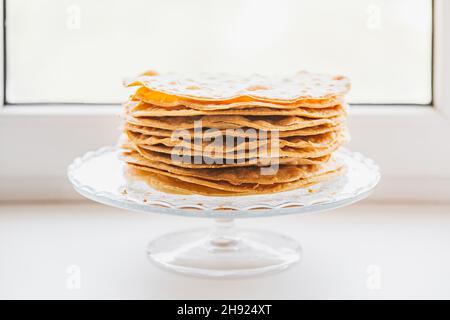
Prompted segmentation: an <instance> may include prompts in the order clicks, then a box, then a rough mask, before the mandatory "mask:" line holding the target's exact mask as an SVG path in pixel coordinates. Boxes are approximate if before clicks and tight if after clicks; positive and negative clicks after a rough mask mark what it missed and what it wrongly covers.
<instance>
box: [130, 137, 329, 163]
mask: <svg viewBox="0 0 450 320" xmlns="http://www.w3.org/2000/svg"><path fill="white" fill-rule="evenodd" d="M122 148H123V149H124V154H125V155H132V156H133V155H136V154H139V155H140V156H142V157H143V158H146V159H148V160H150V161H159V162H163V163H166V164H172V165H175V166H179V167H183V168H229V167H236V168H238V167H250V166H256V167H263V166H268V165H270V163H273V159H271V158H250V159H244V161H242V162H241V161H235V162H232V163H227V162H226V161H223V163H221V164H219V163H215V162H214V159H206V161H204V162H202V163H195V161H194V158H191V159H187V160H188V161H183V160H184V159H182V160H180V161H177V160H176V159H172V157H171V155H170V154H167V153H160V152H155V151H150V150H146V149H143V148H141V147H138V146H136V145H133V144H132V143H126V144H122ZM135 152H136V153H135ZM330 157H331V156H330V155H329V154H328V155H325V156H321V157H317V158H290V157H280V158H277V159H276V160H277V161H278V163H279V164H291V165H303V164H306V165H316V164H323V163H326V162H327V161H328V160H329V159H330ZM209 160H211V161H209Z"/></svg>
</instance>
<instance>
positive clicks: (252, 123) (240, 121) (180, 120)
mask: <svg viewBox="0 0 450 320" xmlns="http://www.w3.org/2000/svg"><path fill="white" fill-rule="evenodd" d="M126 121H127V122H128V123H131V124H134V125H138V126H144V127H152V128H159V129H165V130H183V129H193V128H195V126H196V123H198V124H200V121H201V126H202V127H203V128H214V129H241V128H243V127H247V128H254V129H258V130H266V131H267V130H277V131H292V130H298V129H303V128H310V127H315V126H319V125H324V124H326V125H331V126H336V125H339V124H340V123H342V122H343V121H344V118H343V117H333V118H324V119H308V118H302V117H297V116H270V117H264V116H229V115H225V116H192V117H167V118H165V117H164V118H161V117H141V118H134V117H131V116H128V117H127V118H126Z"/></svg>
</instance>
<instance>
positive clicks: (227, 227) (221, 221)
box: [209, 218, 238, 250]
mask: <svg viewBox="0 0 450 320" xmlns="http://www.w3.org/2000/svg"><path fill="white" fill-rule="evenodd" d="M209 238H210V241H209V243H210V245H211V246H213V248H214V249H219V250H230V249H233V248H234V247H235V246H236V244H237V241H238V239H237V237H236V233H235V229H234V220H233V219H232V218H216V219H214V227H213V230H212V232H211V233H210V235H209Z"/></svg>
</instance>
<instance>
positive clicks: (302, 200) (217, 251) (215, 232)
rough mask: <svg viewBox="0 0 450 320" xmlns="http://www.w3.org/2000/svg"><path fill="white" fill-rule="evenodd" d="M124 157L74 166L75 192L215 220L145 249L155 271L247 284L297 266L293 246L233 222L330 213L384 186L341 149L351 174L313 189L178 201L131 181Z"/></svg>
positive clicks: (97, 157)
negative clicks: (241, 279) (253, 278)
mask: <svg viewBox="0 0 450 320" xmlns="http://www.w3.org/2000/svg"><path fill="white" fill-rule="evenodd" d="M119 154H120V151H119V149H118V148H116V147H104V148H101V149H99V150H96V151H91V152H88V153H86V154H85V155H83V156H81V157H79V158H77V159H75V160H74V162H73V163H72V164H71V165H70V166H69V168H68V176H69V179H70V181H71V182H72V184H73V186H74V188H75V190H76V191H78V192H79V193H80V194H82V195H83V196H85V197H86V198H89V199H91V200H94V201H97V202H100V203H103V204H106V205H110V206H114V207H119V208H123V209H127V210H132V211H140V212H146V213H165V214H173V215H180V216H189V217H196V218H200V217H203V218H212V219H213V221H214V225H213V226H212V227H211V228H201V229H187V230H185V231H178V232H174V233H169V234H165V235H163V236H161V237H159V238H156V239H154V240H152V241H151V242H150V243H149V245H148V247H147V254H148V257H149V258H150V260H151V261H152V262H154V263H155V264H157V265H158V266H160V267H163V268H165V269H168V270H171V271H175V272H179V273H183V274H187V275H194V276H205V277H217V278H226V277H243V276H252V275H258V274H263V273H268V272H274V271H279V270H283V269H285V268H287V267H289V266H290V265H292V264H294V263H296V262H298V261H299V260H300V256H301V247H300V245H299V244H298V242H297V241H296V240H294V239H292V238H290V237H287V236H284V235H282V234H278V233H274V232H271V231H265V230H254V229H241V228H238V227H235V226H234V220H235V219H236V218H255V217H271V216H278V215H283V214H299V213H307V212H321V211H327V210H332V209H335V208H339V207H342V206H345V205H349V204H351V203H354V202H356V201H359V200H361V199H363V198H365V197H367V196H368V195H369V193H370V192H371V191H372V190H373V189H374V187H375V186H376V185H377V183H378V181H379V179H380V173H379V170H378V167H377V166H376V165H375V164H374V162H373V161H372V160H371V159H369V158H366V157H364V156H363V155H361V154H360V153H356V152H351V151H349V150H347V149H341V150H339V151H338V152H337V153H336V157H337V159H338V160H339V161H343V162H344V163H345V165H346V167H347V171H346V173H345V174H344V175H342V176H341V177H339V178H337V179H335V180H333V181H329V182H324V183H320V184H318V185H315V186H313V187H310V188H303V189H297V190H292V191H287V192H281V193H276V194H270V195H255V196H236V197H207V196H200V195H175V194H168V193H164V192H160V191H158V190H155V189H153V188H152V187H151V186H149V185H148V184H147V183H145V181H143V180H142V179H139V178H136V177H133V176H132V175H130V174H127V166H126V164H124V163H123V162H122V161H121V160H120V159H119Z"/></svg>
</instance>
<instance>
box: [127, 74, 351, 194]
mask: <svg viewBox="0 0 450 320" xmlns="http://www.w3.org/2000/svg"><path fill="white" fill-rule="evenodd" d="M127 85H128V86H137V90H136V91H135V93H134V94H133V95H132V96H131V97H130V99H129V101H127V102H126V103H125V104H124V116H125V117H124V119H125V125H124V133H125V137H126V140H125V142H124V143H123V145H122V147H123V149H124V152H123V155H122V159H123V161H125V162H126V163H127V164H128V170H127V174H128V175H130V176H133V177H138V178H140V179H144V180H145V181H147V182H148V183H149V184H151V185H152V186H154V187H155V188H157V189H159V190H163V191H165V192H172V193H181V194H190V193H197V194H203V195H217V196H230V195H248V194H265V193H274V192H280V191H287V190H292V189H295V188H300V187H306V186H310V185H312V184H316V183H319V182H322V181H326V180H329V179H332V178H334V177H337V176H338V175H340V174H342V173H343V172H344V171H345V168H344V167H343V165H342V164H340V163H338V162H337V161H335V160H334V158H333V156H332V154H333V152H334V151H336V150H337V149H338V148H339V147H340V146H341V145H342V143H343V142H345V141H346V139H347V132H346V126H345V118H346V115H347V112H346V104H345V101H344V96H345V94H346V93H347V92H348V90H349V88H350V83H349V81H348V79H347V78H345V77H342V76H328V75H322V74H311V73H307V72H299V73H296V74H292V75H288V76H273V77H266V76H261V75H253V76H250V77H236V76H230V75H226V74H220V75H215V76H214V75H205V74H200V75H194V76H181V75H176V74H165V75H159V74H158V73H157V72H154V71H149V72H146V73H144V74H143V75H141V76H139V77H138V78H136V79H134V80H132V81H130V82H128V83H127ZM199 126H200V130H199V128H198V127H199ZM230 137H231V138H232V139H230ZM199 139H200V141H199ZM217 139H218V140H217ZM274 139H277V140H276V141H274ZM230 141H232V142H233V145H231V146H230V145H229V143H230ZM194 142H195V143H194ZM217 142H219V143H217Z"/></svg>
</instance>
